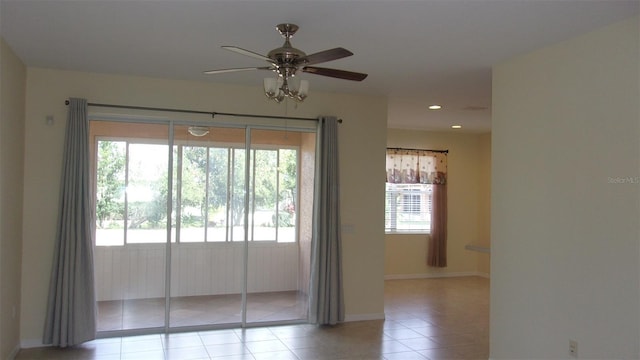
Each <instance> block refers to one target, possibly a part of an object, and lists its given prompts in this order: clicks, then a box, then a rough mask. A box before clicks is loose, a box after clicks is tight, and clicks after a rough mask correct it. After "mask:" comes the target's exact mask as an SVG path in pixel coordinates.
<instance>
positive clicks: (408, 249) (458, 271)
mask: <svg viewBox="0 0 640 360" xmlns="http://www.w3.org/2000/svg"><path fill="white" fill-rule="evenodd" d="M489 139H490V135H489V134H469V133H456V132H432V131H417V130H400V129H389V130H388V131H387V146H389V147H402V148H415V149H433V150H449V154H448V156H447V162H448V163H447V165H448V173H447V181H448V185H447V207H448V219H447V221H448V229H447V230H448V234H447V262H448V266H447V267H446V268H431V267H428V266H426V252H427V235H407V234H388V235H385V275H386V277H387V278H402V277H423V276H454V275H473V274H487V275H488V267H487V266H483V267H481V266H480V264H481V261H480V260H483V263H486V262H487V260H486V258H488V254H482V253H479V252H475V251H469V250H465V246H466V245H476V246H486V247H488V246H489V230H488V229H489V226H488V224H487V221H488V219H489V214H488V212H489V204H488V201H489V190H490V189H489V183H488V179H489V178H490V176H491V175H490V162H488V161H487V156H489V155H490V152H491V149H490V146H491V144H490V140H489Z"/></svg>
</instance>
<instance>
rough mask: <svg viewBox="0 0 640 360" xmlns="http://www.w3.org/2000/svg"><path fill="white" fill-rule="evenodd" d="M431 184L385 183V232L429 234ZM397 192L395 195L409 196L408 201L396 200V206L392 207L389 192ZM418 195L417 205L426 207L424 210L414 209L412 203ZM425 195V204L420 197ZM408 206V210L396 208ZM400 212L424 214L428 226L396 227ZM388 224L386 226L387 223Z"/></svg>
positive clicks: (410, 214)
mask: <svg viewBox="0 0 640 360" xmlns="http://www.w3.org/2000/svg"><path fill="white" fill-rule="evenodd" d="M433 186H434V185H433V184H421V183H415V184H402V183H389V182H387V183H385V234H407V235H410V234H426V235H428V234H430V233H431V211H432V209H433V208H432V201H433V198H432V196H433ZM398 188H406V189H398ZM394 193H397V196H400V197H403V198H404V197H407V196H408V197H411V200H410V202H409V203H405V202H404V201H401V202H400V203H398V202H396V207H395V210H396V211H394V208H393V207H392V206H390V205H391V204H390V201H391V200H390V194H394ZM417 196H419V197H420V203H419V204H417V206H418V207H426V209H425V210H424V211H418V212H416V211H414V210H415V208H414V207H415V206H416V204H415V203H414V200H413V199H415V197H417ZM423 197H426V199H425V201H426V204H422V198H423ZM406 206H409V210H408V211H403V210H400V211H398V210H397V209H398V208H405V207H406ZM401 213H402V214H406V216H420V215H422V216H425V217H426V219H425V220H423V221H426V222H428V228H415V229H413V228H398V221H397V219H398V216H399V215H401ZM394 219H395V221H394ZM389 222H391V224H389V226H387V224H388V223H389ZM393 222H395V225H396V226H395V227H393Z"/></svg>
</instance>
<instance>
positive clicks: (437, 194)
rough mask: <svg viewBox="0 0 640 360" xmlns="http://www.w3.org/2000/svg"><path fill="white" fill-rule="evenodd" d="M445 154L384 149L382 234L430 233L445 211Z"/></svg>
mask: <svg viewBox="0 0 640 360" xmlns="http://www.w3.org/2000/svg"><path fill="white" fill-rule="evenodd" d="M447 153H448V151H447V150H420V149H402V148H387V157H386V173H387V182H386V199H385V232H387V233H396V232H397V233H402V232H417V233H431V232H432V223H431V222H432V218H434V217H435V218H436V219H442V215H441V214H442V213H443V212H446V187H445V185H446V183H447ZM434 198H435V200H438V201H435V200H434ZM434 207H435V208H434ZM441 223H442V222H441V221H438V220H436V221H434V224H433V225H436V224H441Z"/></svg>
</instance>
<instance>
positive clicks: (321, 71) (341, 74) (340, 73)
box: [302, 66, 368, 81]
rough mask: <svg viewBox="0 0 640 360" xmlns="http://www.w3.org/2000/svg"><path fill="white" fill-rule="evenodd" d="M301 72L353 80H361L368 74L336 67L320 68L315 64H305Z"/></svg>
mask: <svg viewBox="0 0 640 360" xmlns="http://www.w3.org/2000/svg"><path fill="white" fill-rule="evenodd" d="M302 71H303V72H306V73H310V74H316V75H322V76H330V77H333V78H338V79H344V80H353V81H362V80H364V79H366V77H367V76H368V74H363V73H358V72H353V71H345V70H338V69H327V68H320V67H315V66H305V67H304V68H302Z"/></svg>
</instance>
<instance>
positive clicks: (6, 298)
mask: <svg viewBox="0 0 640 360" xmlns="http://www.w3.org/2000/svg"><path fill="white" fill-rule="evenodd" d="M26 75H27V72H26V68H25V66H24V64H23V63H22V62H21V61H20V59H18V57H16V55H15V54H14V53H13V50H11V48H10V47H9V46H8V45H7V44H6V43H5V41H4V39H2V38H1V37H0V236H1V238H0V358H2V359H9V358H11V357H12V356H13V355H15V354H16V353H17V350H18V348H19V334H20V267H21V253H22V220H23V219H22V190H23V185H22V182H23V177H24V175H23V174H24V171H23V170H24V160H23V155H24V120H25V91H26V79H27V77H26Z"/></svg>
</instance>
